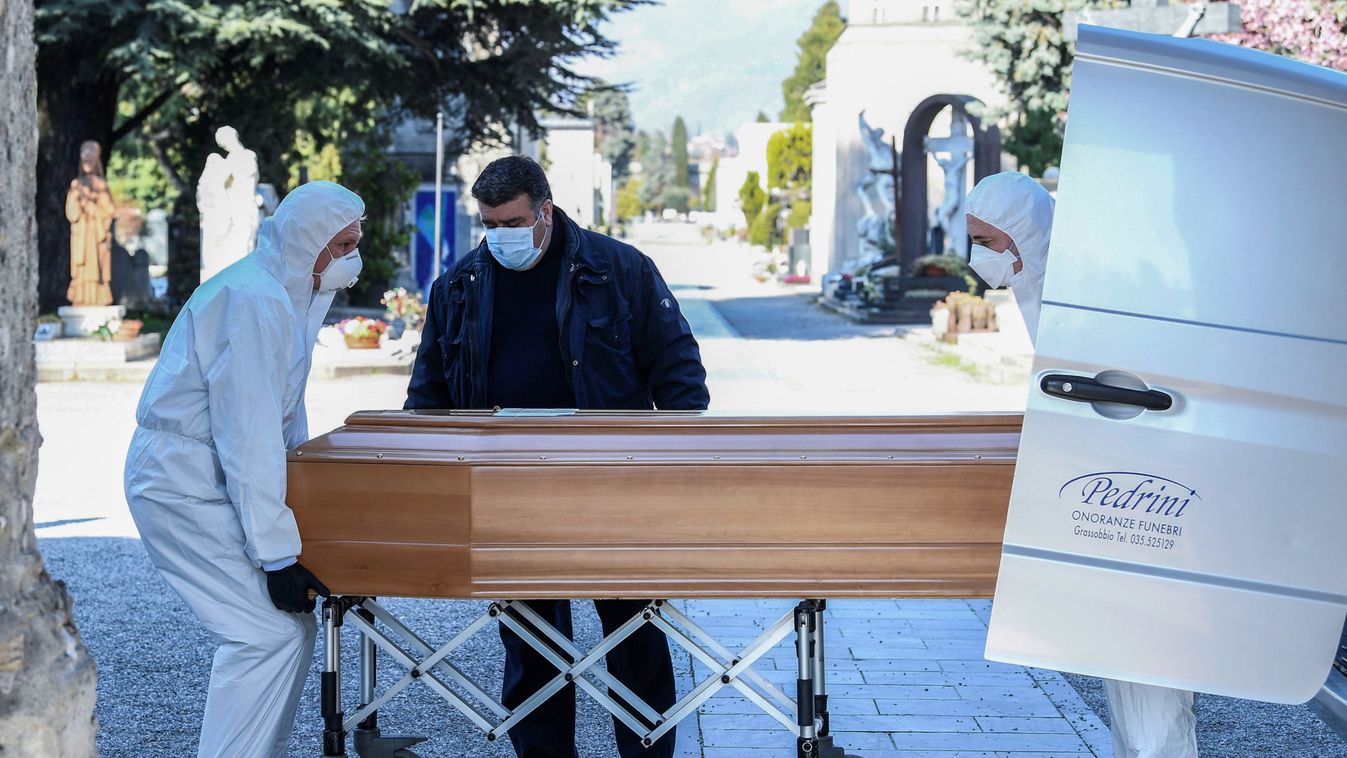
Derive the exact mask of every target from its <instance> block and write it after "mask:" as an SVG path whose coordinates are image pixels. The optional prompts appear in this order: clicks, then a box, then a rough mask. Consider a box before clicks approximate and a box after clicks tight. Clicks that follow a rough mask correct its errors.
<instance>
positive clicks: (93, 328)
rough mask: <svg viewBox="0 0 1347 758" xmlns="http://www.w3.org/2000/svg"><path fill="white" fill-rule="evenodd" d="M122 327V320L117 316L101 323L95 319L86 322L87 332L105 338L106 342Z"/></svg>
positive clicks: (92, 335) (98, 337)
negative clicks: (94, 320)
mask: <svg viewBox="0 0 1347 758" xmlns="http://www.w3.org/2000/svg"><path fill="white" fill-rule="evenodd" d="M121 328H122V320H121V319H117V318H114V319H108V320H107V321H104V322H103V323H101V324H99V323H95V322H93V321H85V322H84V333H85V334H87V335H89V336H90V337H94V338H96V339H100V340H103V341H105V342H106V341H107V340H110V339H112V337H113V336H114V335H115V334H117V332H118V330H120V329H121Z"/></svg>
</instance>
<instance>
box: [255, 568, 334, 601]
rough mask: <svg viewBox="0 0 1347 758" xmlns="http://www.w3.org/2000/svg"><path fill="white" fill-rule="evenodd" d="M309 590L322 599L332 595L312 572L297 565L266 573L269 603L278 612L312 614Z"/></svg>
mask: <svg viewBox="0 0 1347 758" xmlns="http://www.w3.org/2000/svg"><path fill="white" fill-rule="evenodd" d="M309 590H314V591H316V592H317V593H318V594H319V595H322V596H324V597H327V596H328V595H331V594H332V593H331V592H329V591H328V589H327V587H326V585H324V584H323V583H322V582H320V581H318V577H316V576H314V575H313V572H312V571H309V570H308V569H306V568H304V566H302V565H300V564H299V563H292V564H290V565H289V566H286V567H285V568H283V569H276V570H275V571H268V572H267V592H268V593H270V594H271V602H272V603H273V604H274V605H275V606H276V608H277V609H278V610H282V611H285V612H286V613H313V608H314V601H313V599H312V598H310V597H309Z"/></svg>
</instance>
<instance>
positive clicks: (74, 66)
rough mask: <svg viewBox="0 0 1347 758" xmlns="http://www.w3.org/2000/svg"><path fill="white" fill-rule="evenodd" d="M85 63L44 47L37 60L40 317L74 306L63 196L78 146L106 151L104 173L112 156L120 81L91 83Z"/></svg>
mask: <svg viewBox="0 0 1347 758" xmlns="http://www.w3.org/2000/svg"><path fill="white" fill-rule="evenodd" d="M21 4H24V5H27V4H29V3H28V2H24V3H21ZM82 61H83V58H82V56H81V53H80V51H77V50H72V49H70V48H68V47H64V46H61V47H56V46H52V47H48V48H44V49H43V50H42V52H41V54H40V55H39V56H38V59H37V76H38V86H37V99H38V120H37V122H38V145H37V249H38V287H37V289H38V308H39V310H40V312H42V313H50V312H52V311H55V310H56V309H57V308H58V307H59V306H62V305H67V304H69V302H70V301H69V300H68V299H67V298H66V289H67V288H68V287H69V286H70V222H69V221H67V220H66V217H65V195H66V190H68V189H69V188H70V180H71V179H74V178H75V177H76V176H78V175H79V149H80V143H81V142H84V141H85V140H94V141H95V142H97V143H98V144H99V146H100V147H102V155H103V166H104V168H106V167H107V164H108V160H109V159H110V158H111V157H112V130H113V128H114V124H115V121H116V117H117V82H116V80H115V79H113V78H112V76H111V75H110V74H102V75H100V76H99V77H98V78H97V79H92V80H91V79H89V78H88V77H87V76H82V75H81V63H82Z"/></svg>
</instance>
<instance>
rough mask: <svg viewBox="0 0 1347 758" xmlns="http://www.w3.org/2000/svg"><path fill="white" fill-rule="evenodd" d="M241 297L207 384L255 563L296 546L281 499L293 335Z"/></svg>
mask: <svg viewBox="0 0 1347 758" xmlns="http://www.w3.org/2000/svg"><path fill="white" fill-rule="evenodd" d="M240 305H241V307H238V308H237V309H231V312H230V313H229V317H228V320H227V321H228V325H227V327H226V335H225V337H226V344H225V346H224V349H223V350H222V351H221V352H220V354H219V355H218V356H216V357H215V359H214V360H213V361H211V363H210V364H209V365H210V368H209V370H208V372H207V374H206V387H207V390H208V396H209V398H210V418H211V422H210V423H211V436H212V438H213V439H214V440H215V450H216V454H217V455H218V456H219V458H220V464H221V466H222V467H223V468H224V476H225V486H226V487H227V489H228V491H229V500H230V502H232V503H233V505H234V509H235V510H236V511H237V512H238V516H239V521H240V522H241V523H242V525H243V534H244V537H245V540H246V541H245V550H246V552H247V555H248V558H249V559H250V560H251V561H252V562H253V563H254V565H257V566H259V567H260V566H261V565H262V564H263V563H264V562H266V563H272V562H276V561H280V560H283V559H285V558H290V557H293V556H297V555H299V553H300V539H299V527H298V526H297V525H296V524H295V516H294V514H293V513H292V512H291V511H290V508H289V507H288V506H287V505H286V504H285V486H286V474H285V454H286V445H285V443H286V440H285V433H284V430H283V424H284V415H285V411H284V407H283V402H284V401H283V398H284V396H285V383H286V381H285V380H286V374H287V370H288V368H289V365H290V362H291V360H290V352H291V348H290V346H291V345H293V344H294V337H293V335H290V334H287V333H285V324H287V323H288V320H286V319H284V318H283V317H282V314H275V315H274V316H273V315H271V314H263V313H257V312H256V308H257V301H252V302H248V301H244V302H243V303H241V304H240ZM237 311H252V312H244V313H240V312H237ZM259 332H267V333H265V334H263V333H259ZM271 332H276V333H271Z"/></svg>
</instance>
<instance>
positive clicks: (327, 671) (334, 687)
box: [321, 597, 346, 755]
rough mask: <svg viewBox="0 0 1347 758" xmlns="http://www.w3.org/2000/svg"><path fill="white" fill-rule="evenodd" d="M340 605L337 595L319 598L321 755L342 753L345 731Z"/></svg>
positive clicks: (341, 614)
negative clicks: (321, 669)
mask: <svg viewBox="0 0 1347 758" xmlns="http://www.w3.org/2000/svg"><path fill="white" fill-rule="evenodd" d="M343 614H344V606H343V605H342V601H341V600H340V599H338V598H331V597H329V598H328V599H326V600H324V601H323V642H324V648H325V649H324V653H325V654H326V660H325V661H324V662H323V675H322V685H321V690H322V693H321V696H322V713H323V755H346V732H344V731H343V730H342V726H341V722H342V716H343V714H342V711H341V622H342V616H343Z"/></svg>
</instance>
